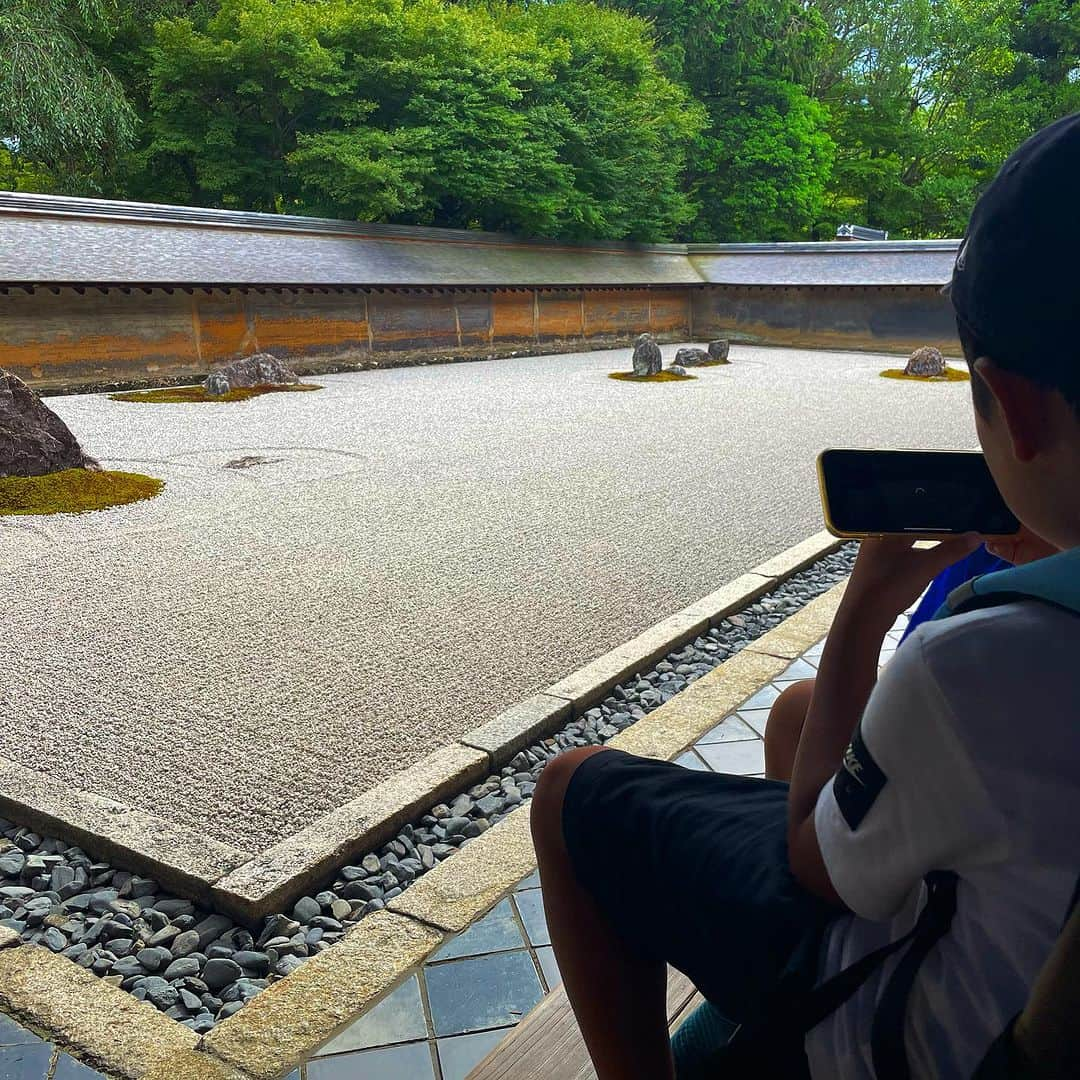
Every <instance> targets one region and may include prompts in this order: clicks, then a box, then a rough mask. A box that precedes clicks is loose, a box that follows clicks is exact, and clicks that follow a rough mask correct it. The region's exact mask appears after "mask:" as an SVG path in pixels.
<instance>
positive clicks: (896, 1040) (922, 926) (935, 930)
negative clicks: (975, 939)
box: [870, 871, 958, 1080]
mask: <svg viewBox="0 0 1080 1080" xmlns="http://www.w3.org/2000/svg"><path fill="white" fill-rule="evenodd" d="M957 883H958V879H957V876H956V875H955V874H953V873H949V872H946V871H935V872H934V873H932V874H928V875H927V878H926V886H927V889H928V890H929V895H928V896H927V900H926V904H925V906H924V907H923V910H922V912H921V914H920V915H919V921H918V923H917V924H916V927H915V931H916V932H915V936H914V938H913V940H912V942H911V946H910V947H909V948H908V950H907V952H906V953H904V955H903V957H901V959H900V962H899V963H898V964H897V965H896V970H895V971H893V973H892V975H891V976H890V978H889V981H888V982H887V983H886V984H885V990H884V991H883V992H882V995H881V998H880V1000H879V1001H878V1005H877V1011H876V1012H875V1013H874V1023H873V1027H872V1029H871V1035H870V1050H871V1054H872V1056H873V1060H874V1075H875V1076H876V1077H877V1080H908V1078H909V1077H910V1076H911V1070H910V1068H909V1066H908V1059H907V1049H906V1047H905V1045H904V1021H905V1019H906V1017H907V1004H908V998H909V997H910V995H911V988H912V986H913V985H914V984H915V977H916V975H918V973H919V967H920V966H921V964H922V962H923V961H924V960H925V959H926V957H927V955H928V953H929V952H930V950H931V949H932V948H933V947H934V946H935V945H936V944H937V943H938V941H940V940H941V938H942V937H943V936H944V935H945V933H946V932H947V931H948V929H949V927H950V926H951V925H952V921H953V916H954V915H955V914H956V886H957Z"/></svg>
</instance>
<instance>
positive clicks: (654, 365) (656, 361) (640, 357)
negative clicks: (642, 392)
mask: <svg viewBox="0 0 1080 1080" xmlns="http://www.w3.org/2000/svg"><path fill="white" fill-rule="evenodd" d="M663 366H664V361H663V358H662V357H661V355H660V346H659V345H657V344H656V338H654V337H653V336H652V334H642V335H640V336H639V337H638V339H637V341H635V342H634V374H635V375H656V374H658V373H659V371H660V369H661V368H662V367H663Z"/></svg>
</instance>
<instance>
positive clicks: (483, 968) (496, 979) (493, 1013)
mask: <svg viewBox="0 0 1080 1080" xmlns="http://www.w3.org/2000/svg"><path fill="white" fill-rule="evenodd" d="M424 978H425V979H426V980H427V988H428V1002H429V1004H430V1005H431V1019H432V1023H433V1024H434V1026H435V1034H436V1035H440V1036H442V1035H462V1034H465V1033H466V1032H469V1031H482V1030H483V1029H485V1028H496V1027H507V1026H509V1025H511V1024H516V1023H517V1022H518V1021H519V1020H520V1019H521V1018H522V1017H523V1016H524V1015H525V1014H526V1013H527V1012H528V1011H529V1010H530V1009H531V1008H532V1007H533V1006H534V1005H535V1004H536V1003H537V1002H538V1001H539V1000H540V998H541V997H542V996H543V991H542V989H541V987H540V977H539V976H538V975H537V974H536V968H535V967H534V966H533V962H532V957H531V956H529V954H528V953H527V952H525V951H522V952H508V953H494V954H492V955H491V956H478V957H475V958H472V959H467V960H451V961H450V962H449V963H446V964H436V965H435V966H434V967H429V968H425V969H424ZM311 1080H315V1078H314V1077H312V1078H311Z"/></svg>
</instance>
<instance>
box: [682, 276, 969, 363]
mask: <svg viewBox="0 0 1080 1080" xmlns="http://www.w3.org/2000/svg"><path fill="white" fill-rule="evenodd" d="M693 331H694V333H693V336H694V338H695V339H697V340H705V339H707V338H710V337H727V338H731V339H732V340H735V341H745V342H754V343H758V344H763V345H799V346H803V347H807V348H832V349H835V348H840V349H861V350H868V351H875V352H899V353H908V352H911V351H912V350H913V349H915V348H917V347H918V346H920V345H936V346H937V347H938V348H939V349H941V350H942V352H944V353H947V354H949V355H952V356H959V355H960V346H959V342H958V340H957V337H956V323H955V321H954V318H953V313H952V306H951V305H950V303H949V301H948V299H947V298H946V297H944V296H942V295H941V291H940V289H938V288H936V287H934V286H921V285H901V286H878V285H872V286H861V285H844V286H812V287H811V286H772V285H741V286H739V285H707V286H705V287H704V288H702V289H699V290H696V291H695V292H694V294H693Z"/></svg>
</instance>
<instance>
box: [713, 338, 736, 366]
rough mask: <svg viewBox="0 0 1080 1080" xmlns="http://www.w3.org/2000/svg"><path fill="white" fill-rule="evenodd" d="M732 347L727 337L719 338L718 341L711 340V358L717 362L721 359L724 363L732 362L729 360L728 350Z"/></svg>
mask: <svg viewBox="0 0 1080 1080" xmlns="http://www.w3.org/2000/svg"><path fill="white" fill-rule="evenodd" d="M730 349H731V343H730V342H729V341H728V340H727V339H726V338H718V339H717V340H716V341H710V342H709V358H710V359H711V360H712V361H713V362H714V363H716V362H717V361H719V362H720V363H722V364H727V363H730V361H729V360H728V352H729V351H730Z"/></svg>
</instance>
